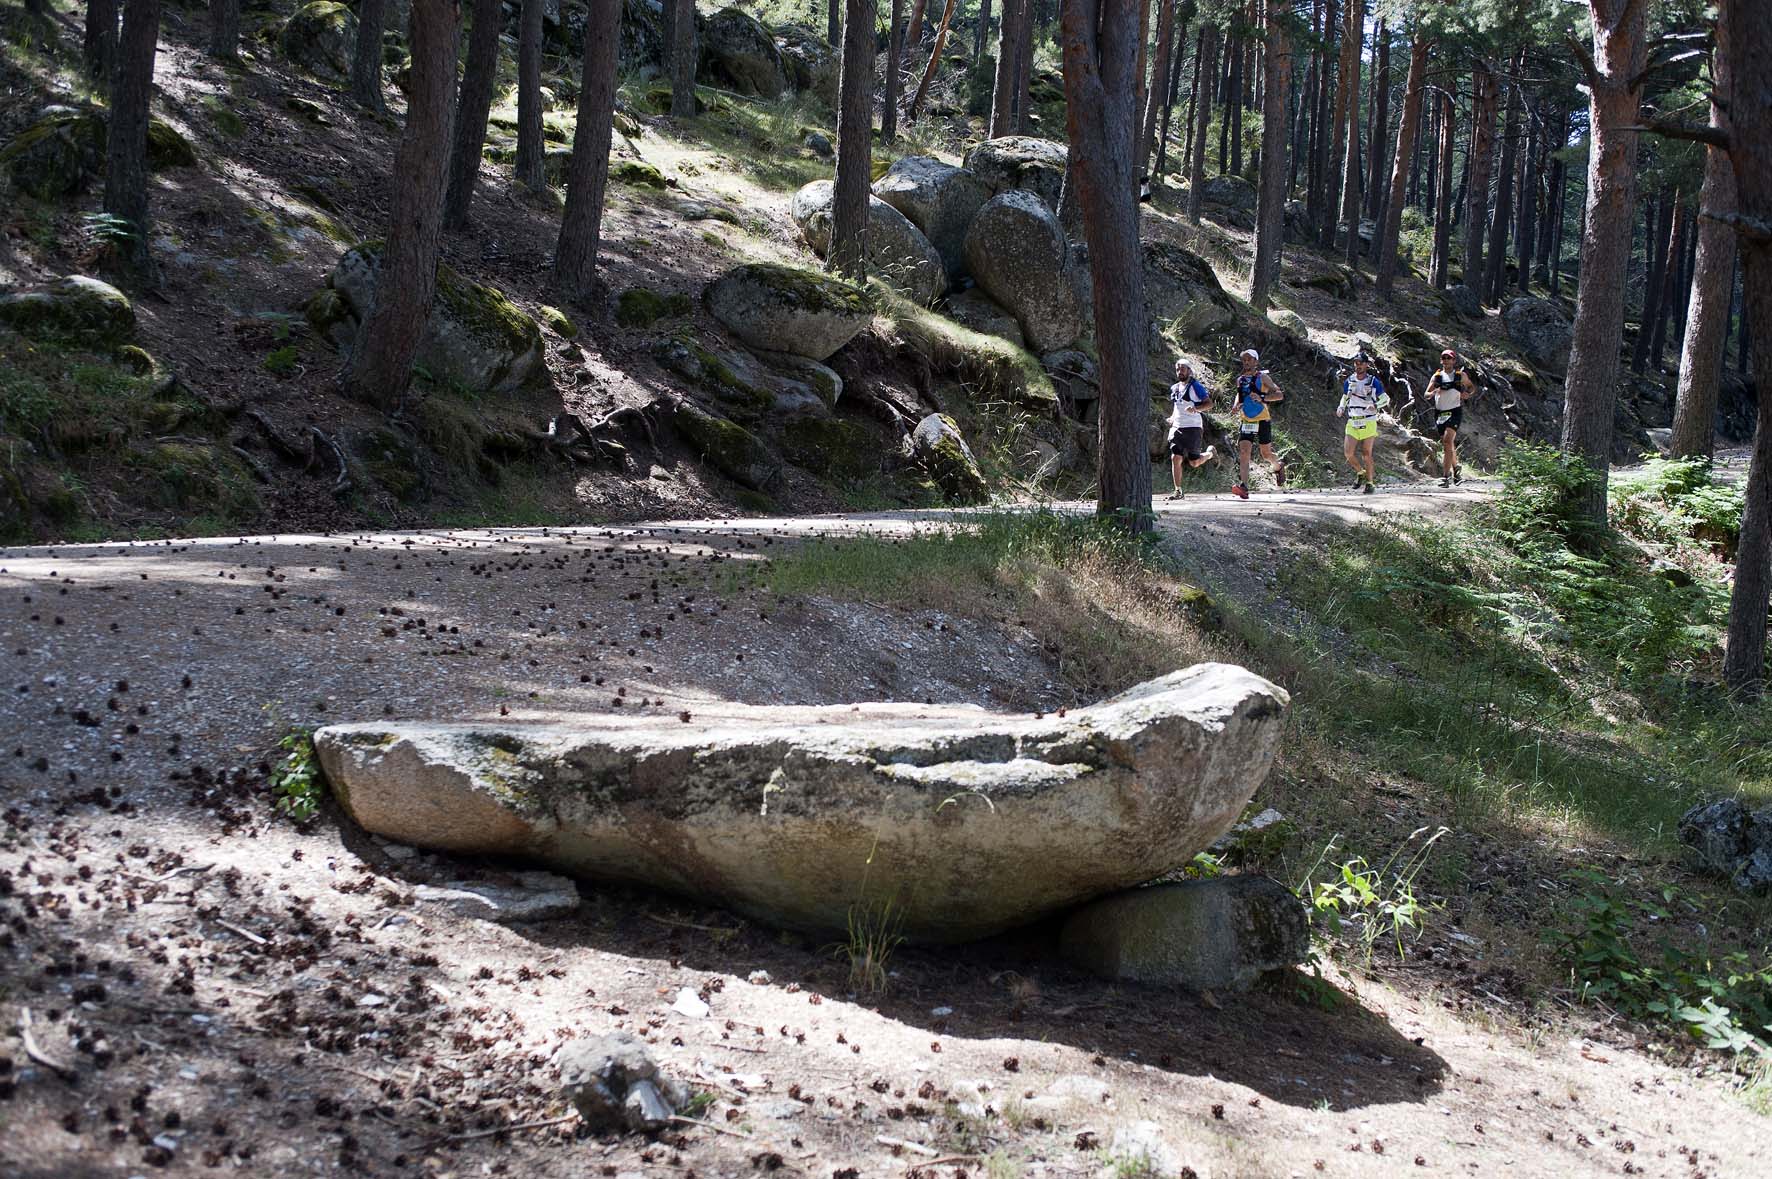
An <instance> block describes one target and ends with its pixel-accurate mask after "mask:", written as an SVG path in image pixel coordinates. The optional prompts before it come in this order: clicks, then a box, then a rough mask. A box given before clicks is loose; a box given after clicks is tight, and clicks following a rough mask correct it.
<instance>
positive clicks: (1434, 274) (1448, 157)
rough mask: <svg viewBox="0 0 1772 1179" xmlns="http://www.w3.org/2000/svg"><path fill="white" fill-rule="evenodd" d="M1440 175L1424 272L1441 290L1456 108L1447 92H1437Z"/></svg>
mask: <svg viewBox="0 0 1772 1179" xmlns="http://www.w3.org/2000/svg"><path fill="white" fill-rule="evenodd" d="M1438 105H1439V108H1440V119H1439V121H1440V143H1439V150H1440V176H1439V182H1438V184H1436V185H1435V192H1434V253H1433V259H1432V261H1431V262H1430V263H1429V266H1428V270H1429V271H1430V277H1431V278H1432V281H1433V284H1434V286H1435V287H1437V288H1438V289H1440V290H1442V291H1443V290H1445V289H1446V286H1447V283H1448V280H1449V278H1450V276H1451V272H1452V142H1453V139H1454V137H1455V135H1456V130H1455V128H1454V126H1453V124H1454V123H1455V122H1456V121H1457V115H1456V113H1455V112H1456V109H1457V108H1456V107H1454V106H1453V103H1452V94H1451V92H1450V91H1447V90H1442V91H1440V101H1439V104H1438Z"/></svg>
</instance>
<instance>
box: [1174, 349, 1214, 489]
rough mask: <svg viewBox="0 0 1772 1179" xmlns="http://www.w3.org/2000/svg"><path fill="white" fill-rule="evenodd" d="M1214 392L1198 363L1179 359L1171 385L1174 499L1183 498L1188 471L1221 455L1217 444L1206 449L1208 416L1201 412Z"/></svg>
mask: <svg viewBox="0 0 1772 1179" xmlns="http://www.w3.org/2000/svg"><path fill="white" fill-rule="evenodd" d="M1211 400H1212V394H1211V393H1209V392H1208V391H1207V389H1206V386H1205V385H1202V384H1201V383H1200V382H1199V380H1198V379H1197V378H1196V377H1195V376H1194V366H1193V365H1192V364H1190V363H1189V362H1188V361H1186V360H1178V361H1176V362H1175V384H1173V385H1171V386H1169V473H1170V475H1171V476H1173V477H1174V480H1175V490H1174V491H1171V492H1170V493H1169V498H1170V499H1180V498H1181V497H1182V496H1184V495H1186V494H1187V493H1186V492H1185V491H1183V490H1182V480H1183V477H1184V476H1185V475H1186V473H1187V472H1188V471H1189V470H1190V469H1192V468H1194V467H1198V466H1201V465H1203V464H1205V463H1209V462H1211V461H1212V459H1213V458H1214V457H1215V456H1216V455H1217V453H1218V452H1217V450H1216V449H1214V448H1213V447H1210V446H1208V447H1205V448H1202V447H1201V445H1200V443H1201V442H1202V441H1203V440H1204V438H1205V435H1206V419H1205V418H1203V417H1201V416H1200V415H1201V412H1202V411H1203V410H1204V409H1205V408H1206V406H1207V404H1208V403H1209V402H1211Z"/></svg>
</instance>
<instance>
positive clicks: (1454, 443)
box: [1427, 348, 1477, 487]
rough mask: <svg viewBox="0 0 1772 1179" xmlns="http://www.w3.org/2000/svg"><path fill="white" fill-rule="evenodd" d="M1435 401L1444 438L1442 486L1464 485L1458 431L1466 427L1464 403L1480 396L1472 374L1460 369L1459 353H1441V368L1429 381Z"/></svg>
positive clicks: (1437, 427) (1439, 431)
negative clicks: (1463, 426)
mask: <svg viewBox="0 0 1772 1179" xmlns="http://www.w3.org/2000/svg"><path fill="white" fill-rule="evenodd" d="M1427 388H1428V394H1429V395H1430V396H1432V397H1433V399H1434V431H1435V432H1436V433H1437V434H1439V436H1440V486H1441V487H1450V486H1452V485H1453V484H1454V483H1463V482H1464V473H1463V472H1462V471H1461V470H1459V467H1458V427H1459V426H1461V425H1463V424H1464V403H1465V402H1466V401H1467V400H1469V399H1470V398H1472V397H1475V396H1476V394H1477V387H1476V385H1475V383H1473V382H1472V381H1471V378H1470V374H1469V373H1467V372H1465V371H1464V370H1463V369H1462V368H1460V367H1459V366H1458V353H1457V352H1454V351H1453V350H1452V349H1450V348H1448V349H1446V350H1445V351H1444V352H1442V353H1440V367H1439V368H1437V369H1435V370H1434V375H1433V376H1431V377H1429V378H1428V379H1427Z"/></svg>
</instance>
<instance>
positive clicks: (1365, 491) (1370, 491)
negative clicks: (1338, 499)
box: [1360, 483, 1372, 495]
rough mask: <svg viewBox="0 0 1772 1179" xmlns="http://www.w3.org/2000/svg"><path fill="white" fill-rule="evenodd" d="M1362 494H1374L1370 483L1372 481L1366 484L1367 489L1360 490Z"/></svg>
mask: <svg viewBox="0 0 1772 1179" xmlns="http://www.w3.org/2000/svg"><path fill="white" fill-rule="evenodd" d="M1360 494H1361V495H1371V494H1372V484H1370V483H1368V484H1366V488H1365V490H1364V491H1362V492H1360Z"/></svg>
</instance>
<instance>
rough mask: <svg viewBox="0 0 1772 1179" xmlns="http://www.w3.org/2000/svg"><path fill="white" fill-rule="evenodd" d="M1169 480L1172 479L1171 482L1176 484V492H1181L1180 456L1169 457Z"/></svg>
mask: <svg viewBox="0 0 1772 1179" xmlns="http://www.w3.org/2000/svg"><path fill="white" fill-rule="evenodd" d="M1169 479H1170V482H1172V483H1174V484H1175V490H1177V491H1180V490H1181V456H1180V455H1179V454H1172V455H1170V456H1169Z"/></svg>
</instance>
